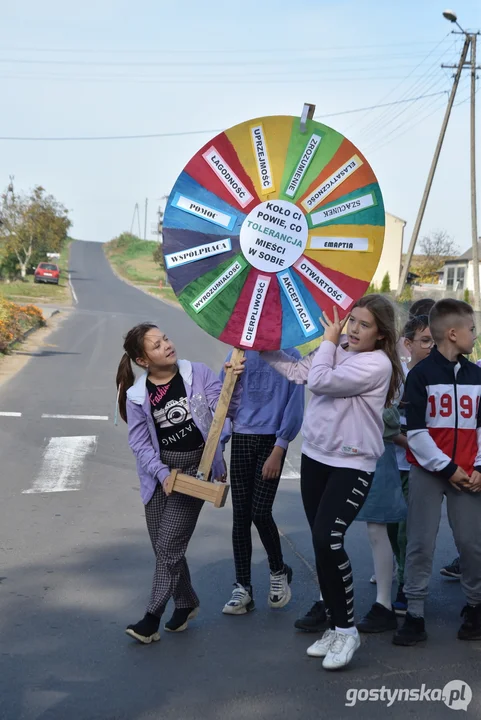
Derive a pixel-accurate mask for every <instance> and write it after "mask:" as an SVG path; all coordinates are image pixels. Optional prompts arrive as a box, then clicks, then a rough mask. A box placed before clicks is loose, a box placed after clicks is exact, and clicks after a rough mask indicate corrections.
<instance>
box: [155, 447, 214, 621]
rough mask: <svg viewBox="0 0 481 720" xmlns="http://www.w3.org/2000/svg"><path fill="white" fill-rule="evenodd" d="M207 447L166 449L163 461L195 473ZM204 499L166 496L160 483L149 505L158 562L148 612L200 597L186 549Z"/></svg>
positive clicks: (194, 604)
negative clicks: (179, 450)
mask: <svg viewBox="0 0 481 720" xmlns="http://www.w3.org/2000/svg"><path fill="white" fill-rule="evenodd" d="M203 449H204V448H203V447H201V448H198V449H197V450H192V451H190V452H172V451H162V453H161V456H162V462H164V463H165V464H166V465H167V466H168V467H169V468H171V469H172V468H176V469H179V470H182V472H184V473H186V474H187V475H194V476H195V473H196V472H197V468H198V466H199V463H200V459H201V457H202V451H203ZM203 504H204V503H203V500H198V499H197V498H194V497H190V496H189V495H183V494H182V493H176V492H174V493H172V494H171V495H168V496H167V495H166V494H165V493H164V491H163V489H162V486H161V484H160V483H158V485H157V487H156V489H155V492H154V494H153V496H152V498H151V499H150V500H149V502H148V503H147V505H146V506H145V518H146V521H147V529H148V531H149V535H150V541H151V543H152V547H153V549H154V553H155V558H156V563H155V572H154V579H153V582H152V594H151V597H150V602H149V605H148V608H147V612H149V613H152V614H153V615H157V616H158V617H160V616H161V615H162V613H163V612H164V610H165V606H166V605H167V603H168V601H169V600H170V598H171V597H173V598H174V602H175V607H176V608H193V607H197V606H198V605H199V598H198V597H197V594H196V592H195V590H194V588H193V587H192V583H191V579H190V573H189V568H188V565H187V560H186V559H185V552H186V550H187V545H188V544H189V540H190V538H191V537H192V534H193V532H194V530H195V526H196V523H197V519H198V517H199V513H200V511H201V509H202V505H203Z"/></svg>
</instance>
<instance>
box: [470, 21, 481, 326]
mask: <svg viewBox="0 0 481 720" xmlns="http://www.w3.org/2000/svg"><path fill="white" fill-rule="evenodd" d="M476 41H477V37H476V34H475V33H473V34H472V35H471V232H472V241H473V271H474V310H475V312H476V313H479V312H481V298H480V294H479V253H478V210H477V206H476V124H475V120H476V99H475V98H476Z"/></svg>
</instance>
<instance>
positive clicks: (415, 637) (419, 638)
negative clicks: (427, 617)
mask: <svg viewBox="0 0 481 720" xmlns="http://www.w3.org/2000/svg"><path fill="white" fill-rule="evenodd" d="M427 638H428V635H427V632H426V630H425V627H424V618H423V617H414V615H410V614H409V613H408V612H407V613H406V617H405V618H404V624H403V626H402V627H401V628H399V630H398V631H397V632H396V633H394V637H393V639H392V641H393V643H394V645H407V646H409V645H416V644H417V643H419V642H423V641H424V640H427Z"/></svg>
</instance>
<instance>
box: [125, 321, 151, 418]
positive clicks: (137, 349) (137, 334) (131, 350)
mask: <svg viewBox="0 0 481 720" xmlns="http://www.w3.org/2000/svg"><path fill="white" fill-rule="evenodd" d="M156 327H157V325H154V323H141V324H140V325H136V326H135V327H133V328H132V329H131V330H129V332H128V333H127V335H126V336H125V338H124V350H125V352H124V354H123V355H122V360H121V361H120V363H119V367H118V370H117V377H116V378H115V382H116V385H117V391H118V393H119V399H118V403H119V413H120V417H121V418H122V420H124V421H125V422H127V390H128V389H129V387H132V385H133V384H134V382H135V375H134V371H133V370H132V363H135V362H136V360H137V358H140V357H142V356H143V355H144V337H145V335H146V334H147V333H148V332H149V330H153V329H154V328H156Z"/></svg>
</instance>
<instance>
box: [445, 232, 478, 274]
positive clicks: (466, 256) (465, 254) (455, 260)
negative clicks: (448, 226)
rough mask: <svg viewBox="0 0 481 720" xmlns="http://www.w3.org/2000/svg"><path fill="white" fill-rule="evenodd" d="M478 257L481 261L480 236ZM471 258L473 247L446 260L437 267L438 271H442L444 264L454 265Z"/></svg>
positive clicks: (466, 261)
mask: <svg viewBox="0 0 481 720" xmlns="http://www.w3.org/2000/svg"><path fill="white" fill-rule="evenodd" d="M478 257H479V259H480V262H481V238H479V240H478ZM472 259H473V248H472V247H470V248H469V250H466V252H463V254H462V255H459V256H458V257H455V258H450V259H449V260H446V261H445V262H444V263H443V265H442V266H441V267H440V268H439V270H438V272H442V270H443V268H444V266H445V265H456V264H458V263H468V262H470V261H471V260H472Z"/></svg>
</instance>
